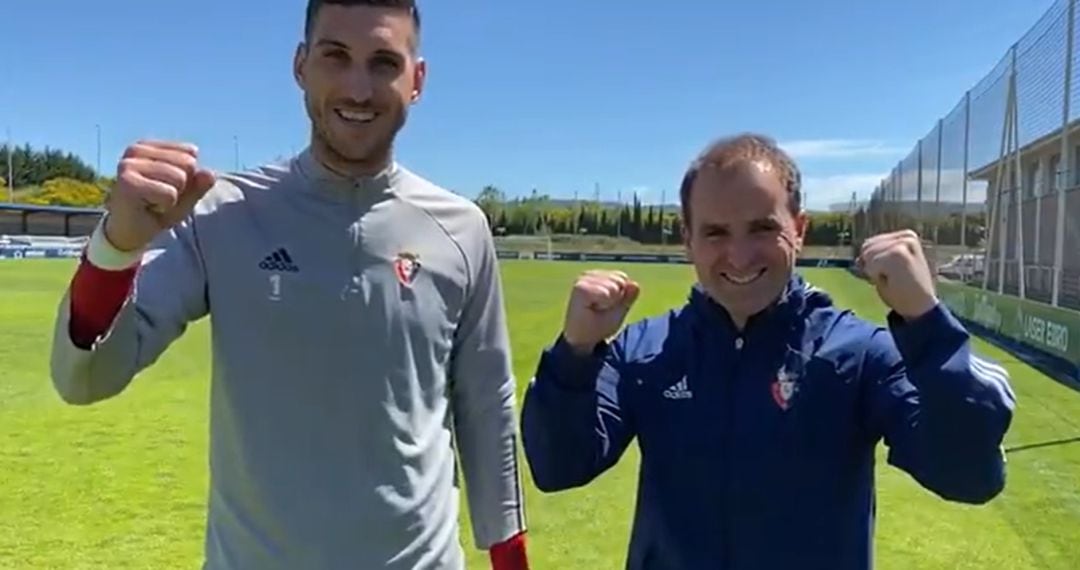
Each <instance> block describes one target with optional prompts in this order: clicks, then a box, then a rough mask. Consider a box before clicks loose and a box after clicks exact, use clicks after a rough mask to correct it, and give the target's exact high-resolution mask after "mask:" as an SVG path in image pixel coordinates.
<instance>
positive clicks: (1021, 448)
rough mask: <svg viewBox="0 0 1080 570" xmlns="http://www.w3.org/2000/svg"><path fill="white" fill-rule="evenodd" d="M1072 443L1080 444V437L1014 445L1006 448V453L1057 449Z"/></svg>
mask: <svg viewBox="0 0 1080 570" xmlns="http://www.w3.org/2000/svg"><path fill="white" fill-rule="evenodd" d="M1070 443H1080V437H1069V438H1065V439H1055V440H1051V441H1044V442H1041V443H1026V444H1024V445H1014V446H1012V447H1006V448H1005V453H1009V454H1012V453H1016V452H1019V451H1027V450H1029V449H1039V448H1041V447H1057V446H1059V445H1069V444H1070Z"/></svg>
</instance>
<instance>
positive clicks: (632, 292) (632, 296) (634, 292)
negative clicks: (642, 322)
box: [623, 281, 641, 309]
mask: <svg viewBox="0 0 1080 570" xmlns="http://www.w3.org/2000/svg"><path fill="white" fill-rule="evenodd" d="M640 294H641V286H640V285H638V284H637V283H636V282H634V281H630V282H629V283H627V284H626V289H625V291H624V292H623V306H624V307H626V308H627V309H629V308H630V307H632V306H633V305H634V303H636V302H637V299H638V295H640Z"/></svg>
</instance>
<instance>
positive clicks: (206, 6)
mask: <svg viewBox="0 0 1080 570" xmlns="http://www.w3.org/2000/svg"><path fill="white" fill-rule="evenodd" d="M8 4H9V5H5V7H4V9H3V13H4V18H5V22H4V26H3V28H2V30H0V53H2V54H3V55H2V58H3V61H4V65H3V66H0V129H6V128H10V130H11V135H12V138H13V140H14V141H15V142H16V143H17V144H22V143H25V142H29V143H30V144H31V145H33V146H35V147H44V146H45V145H49V146H52V147H57V148H62V149H64V150H70V151H72V152H75V153H76V154H78V155H80V156H82V157H84V158H85V159H86V160H87V161H88V162H89V163H90V164H91V165H94V164H95V163H96V161H97V157H96V154H97V145H96V128H95V125H100V126H101V140H102V146H101V161H102V170H103V171H105V173H106V174H112V172H113V171H114V170H115V167H114V164H115V162H116V160H117V159H118V157H119V155H120V153H121V152H122V150H123V148H124V147H125V146H126V145H127V144H129V143H130V142H132V141H134V140H136V139H139V138H142V137H165V138H175V139H182V140H188V141H191V142H195V143H196V144H198V145H199V146H200V148H201V149H202V158H203V161H204V163H206V164H207V165H208V166H210V167H211V168H216V169H231V168H233V166H234V161H235V158H234V137H236V140H237V141H238V143H239V149H240V161H241V163H242V164H243V165H248V166H251V165H255V164H258V163H260V162H264V161H270V160H273V159H275V158H276V157H278V156H284V155H288V154H290V153H292V152H296V151H299V150H301V149H302V148H303V147H304V146H305V144H306V142H307V136H308V127H307V118H306V116H305V115H304V112H303V107H302V103H301V95H300V92H299V90H298V88H297V87H296V85H295V84H294V83H293V80H292V75H291V70H290V66H291V58H292V53H293V50H294V48H295V46H296V42H297V40H298V39H299V38H300V35H301V28H302V21H303V10H304V5H305V1H304V0H273V1H266V0H229V1H221V0H184V1H163V2H140V3H136V2H132V1H130V0H100V1H97V2H84V1H77V0H52V1H48V2H11V3H8ZM671 4H675V5H676V6H677V7H670V4H669V3H667V2H658V1H655V0H653V1H648V2H646V1H643V0H619V1H615V0H607V1H594V2H582V1H580V0H573V1H571V0H544V1H535V0H534V1H532V2H505V1H502V2H500V1H497V0H439V1H431V0H429V1H426V2H423V3H422V4H421V9H422V11H423V15H424V19H425V30H424V39H423V52H424V56H425V57H426V58H427V60H428V62H429V66H430V67H429V69H430V75H429V82H428V87H427V91H426V94H425V97H424V100H423V101H422V102H421V103H420V104H419V105H418V106H417V107H415V108H414V109H413V111H412V114H411V115H410V120H409V124H408V125H407V126H406V128H405V130H404V131H403V133H402V135H401V137H400V139H399V144H398V151H397V156H398V159H399V160H401V161H402V163H404V164H405V165H407V166H408V167H410V168H412V169H414V170H416V171H417V172H419V173H420V174H422V175H424V176H426V177H428V178H430V179H432V180H433V181H435V182H437V183H439V184H441V185H443V186H445V187H447V188H450V189H452V190H454V191H457V192H459V193H461V194H464V195H467V196H469V197H475V195H476V194H477V193H478V192H479V191H480V189H481V188H482V187H483V186H484V185H485V184H495V185H496V186H498V187H500V188H501V189H503V190H504V191H506V192H507V194H509V195H511V196H517V195H526V194H528V193H530V192H531V190H532V189H533V188H536V189H538V190H539V191H540V192H541V193H548V194H551V195H553V196H558V197H568V198H569V197H573V196H574V192H575V191H578V192H579V193H580V196H581V197H583V198H584V197H591V196H592V195H593V193H594V185H596V184H599V187H600V191H601V195H602V197H603V198H604V199H615V197H616V195H617V193H618V192H619V191H620V190H621V191H622V194H623V198H624V199H629V196H630V194H631V193H633V192H634V191H637V192H640V193H641V194H643V195H644V196H645V199H646V201H650V202H658V201H659V200H660V198H661V196H662V195H663V194H664V192H666V197H667V201H668V202H669V203H671V202H673V201H674V200H675V196H674V194H675V192H676V190H675V188H677V185H678V181H679V178H680V177H681V175H682V170H683V168H685V166H686V164H687V162H688V161H689V160H690V159H691V158H692V156H693V155H694V154H695V153H696V152H697V151H698V150H699V149H700V148H701V147H702V146H703V145H704V144H705V143H707V142H708V141H709V140H710V139H712V138H715V137H717V136H721V135H725V134H731V133H734V132H738V131H743V130H754V131H760V132H764V133H766V134H769V135H771V136H773V137H775V138H777V139H779V140H780V141H782V142H783V143H784V144H785V145H786V146H787V147H788V148H789V149H790V150H792V151H793V152H794V153H795V154H796V156H797V158H798V161H799V163H800V165H801V167H802V169H803V172H804V177H805V178H806V187H807V194H808V200H809V204H810V206H811V207H821V206H824V205H827V204H828V203H831V202H835V201H838V200H843V199H845V197H847V196H850V193H851V192H852V191H858V192H859V193H860V196H861V195H863V194H865V193H868V192H869V191H871V190H872V189H873V186H874V184H875V183H876V181H877V180H879V179H880V178H881V176H883V175H884V174H885V173H887V172H888V170H889V169H890V168H891V167H892V166H894V165H895V164H896V162H897V161H898V160H899V159H901V158H902V157H903V156H905V155H906V154H907V153H908V151H909V150H910V149H911V148H912V146H913V145H914V144H915V141H916V140H917V139H919V138H920V137H922V136H923V135H925V134H926V133H927V132H929V131H930V129H931V128H932V127H933V126H934V123H935V121H936V120H937V119H938V118H939V117H941V116H943V115H945V114H946V113H948V112H949V111H950V110H951V109H952V108H953V106H954V105H955V104H956V103H957V102H958V101H959V100H960V99H961V97H962V96H963V94H964V91H965V90H967V89H969V88H970V87H972V86H973V85H974V84H975V83H976V82H977V81H978V80H979V79H980V78H981V77H982V76H983V75H984V74H986V73H987V72H988V71H990V69H991V68H992V67H993V66H994V64H996V63H997V62H998V60H999V59H1000V58H1001V57H1002V56H1003V55H1004V54H1005V52H1006V50H1007V49H1008V47H1009V46H1010V45H1011V44H1012V43H1013V42H1015V41H1016V40H1017V39H1019V38H1020V36H1021V35H1022V34H1023V33H1024V32H1025V31H1026V30H1027V29H1028V28H1029V27H1030V26H1031V25H1032V24H1034V23H1035V21H1036V20H1037V19H1038V18H1039V16H1040V15H1042V13H1043V12H1044V11H1045V10H1046V9H1047V8H1048V7H1049V6H1050V4H1051V1H1050V0H1041V1H1032V0H994V1H993V2H987V1H985V0H951V1H948V2H940V1H930V0H906V1H904V2H889V3H885V2H867V1H866V0H820V1H818V2H807V1H804V0H773V1H771V2H721V1H717V0H689V1H683V2H678V3H671ZM196 38H197V39H196ZM2 135H3V131H2V130H0V136H2Z"/></svg>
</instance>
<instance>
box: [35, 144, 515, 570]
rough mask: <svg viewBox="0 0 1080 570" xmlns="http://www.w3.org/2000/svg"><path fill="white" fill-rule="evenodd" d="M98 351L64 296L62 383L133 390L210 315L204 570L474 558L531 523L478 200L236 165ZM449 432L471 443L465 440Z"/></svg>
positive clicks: (176, 237) (142, 278) (149, 269)
mask: <svg viewBox="0 0 1080 570" xmlns="http://www.w3.org/2000/svg"><path fill="white" fill-rule="evenodd" d="M141 263H142V264H143V266H142V268H141V270H140V272H139V275H138V278H137V281H136V284H135V291H134V292H133V294H132V296H131V298H130V299H129V300H128V302H126V303H125V305H124V307H123V308H122V309H121V312H120V314H119V316H118V317H117V319H116V321H114V323H113V326H112V328H111V329H110V331H109V332H108V333H107V334H106V335H104V336H103V338H102V339H99V341H98V342H97V343H96V344H95V345H94V346H93V347H92V349H90V350H82V349H80V348H79V347H77V346H75V345H73V344H72V342H71V339H70V336H69V334H68V323H69V315H70V308H69V295H70V292H69V293H68V294H67V295H65V296H64V298H63V300H62V302H61V305H60V307H59V314H58V318H57V324H56V330H55V334H54V345H53V353H52V361H51V366H52V375H53V382H54V385H55V387H56V389H57V391H58V392H59V393H60V395H61V396H62V397H63V398H64V399H65V400H66V401H68V402H71V403H78V404H89V403H92V402H96V401H99V400H103V399H105V398H109V397H112V396H115V395H117V394H118V393H120V392H121V391H122V390H123V389H124V388H125V386H127V385H128V384H129V382H130V381H131V380H132V378H133V377H134V376H135V375H137V374H138V373H139V372H140V371H141V370H143V369H144V368H146V367H147V366H150V365H151V364H153V363H154V362H155V360H156V359H157V358H158V357H159V356H160V355H161V354H162V352H163V351H164V350H166V349H167V347H168V346H169V345H170V343H171V342H173V341H174V340H175V339H176V338H177V337H178V336H179V335H181V334H182V333H183V332H184V330H185V327H186V326H187V324H188V323H190V322H192V321H195V320H197V319H199V318H201V317H203V316H205V315H209V316H210V322H211V327H212V335H213V378H212V388H211V404H210V405H211V439H210V475H211V478H210V495H209V505H208V508H209V511H208V518H207V527H206V565H205V568H206V569H207V570H277V569H282V570H284V569H290V570H292V569H304V570H321V569H344V568H363V569H367V568H372V569H382V568H400V569H409V570H414V569H428V568H430V569H440V570H442V569H459V568H463V567H464V555H463V552H462V549H461V547H460V542H459V541H460V538H459V528H458V515H459V508H458V502H459V495H458V481H457V479H458V477H457V469H456V463H455V452H458V453H459V454H460V459H461V467H462V471H463V474H464V481H465V484H466V485H465V486H466V488H467V490H468V498H469V504H468V506H469V509H470V513H471V515H472V517H471V518H472V524H473V527H474V537H473V538H474V540H475V543H476V544H477V546H478V547H479V548H482V549H486V548H488V547H489V546H491V545H492V544H494V543H497V542H500V541H503V540H506V539H507V538H509V537H511V536H513V535H514V534H516V533H518V532H520V531H522V530H524V524H525V523H524V515H523V505H522V493H521V488H520V475H519V471H518V465H517V453H516V444H515V436H516V433H515V423H514V420H515V413H514V408H515V401H514V381H513V377H512V373H511V361H510V354H509V341H508V338H507V331H506V322H505V313H504V307H503V297H502V291H501V285H500V280H499V273H498V267H497V264H496V256H495V252H494V248H493V244H492V241H491V238H490V233H489V230H488V227H487V224H486V220H485V219H484V217H483V214H482V213H481V211H480V210H479V209H478V208H477V207H476V206H475V205H474V204H473V203H471V202H470V201H468V200H467V199H464V198H461V197H458V196H456V195H454V194H452V193H450V192H448V191H446V190H443V189H440V188H438V187H436V186H434V185H433V184H431V183H429V182H427V181H425V180H424V179H422V178H420V177H419V176H417V175H415V174H413V173H411V172H409V171H408V170H406V169H404V168H402V167H400V166H395V167H393V168H391V169H390V170H388V171H387V172H386V173H384V174H382V175H380V176H377V177H372V178H368V179H364V180H362V181H356V180H350V179H346V178H343V177H340V176H338V175H336V174H333V173H331V172H330V171H328V170H326V169H325V168H324V167H322V166H321V165H320V164H319V163H318V162H317V161H315V160H314V158H313V157H312V155H311V153H310V149H309V150H306V151H305V152H304V153H303V154H301V155H300V156H298V157H296V158H295V159H293V160H291V161H289V162H288V163H286V164H282V165H273V166H266V167H262V168H259V169H257V170H255V171H251V172H245V173H240V174H234V175H227V176H223V177H221V178H220V179H219V181H218V183H217V184H216V185H215V187H214V188H213V189H212V190H211V191H210V192H209V193H208V194H207V196H206V197H205V198H203V200H202V201H201V202H200V203H199V205H198V206H197V208H196V210H195V212H194V214H193V215H192V216H191V217H190V218H189V219H188V220H187V221H186V222H185V223H183V224H181V225H179V226H177V227H176V228H174V229H173V230H171V231H169V232H166V233H165V234H163V235H162V237H161V238H160V239H159V240H158V241H156V242H155V244H153V245H152V246H151V248H150V249H149V250H148V251H147V252H146V254H145V255H144V256H143V257H142V260H141ZM455 445H456V448H455Z"/></svg>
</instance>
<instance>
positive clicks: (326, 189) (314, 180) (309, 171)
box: [296, 146, 402, 201]
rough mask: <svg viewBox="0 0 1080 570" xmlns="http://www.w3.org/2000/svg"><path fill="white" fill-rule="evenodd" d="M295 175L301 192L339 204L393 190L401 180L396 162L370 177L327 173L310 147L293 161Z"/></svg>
mask: <svg viewBox="0 0 1080 570" xmlns="http://www.w3.org/2000/svg"><path fill="white" fill-rule="evenodd" d="M296 166H297V171H298V172H299V174H300V176H302V177H303V178H304V179H305V182H306V183H305V184H302V185H301V187H302V189H303V190H305V191H308V192H313V193H315V194H318V195H320V196H325V197H328V198H333V199H337V200H341V201H354V200H355V199H356V193H358V192H359V193H363V194H380V193H382V192H386V191H387V190H389V189H391V188H393V187H394V186H395V185H396V184H397V182H398V180H399V179H400V177H401V170H402V169H401V167H400V166H399V165H398V164H397V162H396V161H392V162H391V163H390V165H389V166H387V167H386V168H385V169H383V170H382V171H381V172H379V173H377V174H374V175H371V176H345V175H342V174H338V173H337V172H334V171H333V170H330V169H329V168H327V167H326V166H325V165H323V164H322V163H321V162H319V160H318V159H317V158H315V155H314V153H313V152H312V149H311V147H310V146H309V147H307V148H305V149H304V151H303V152H301V153H300V155H299V156H297V157H296Z"/></svg>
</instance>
